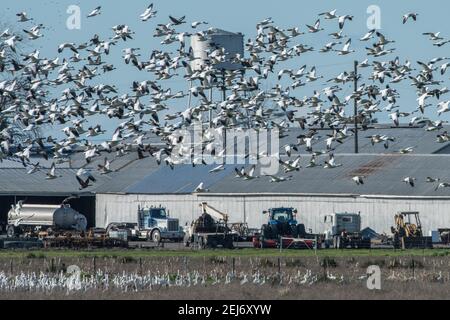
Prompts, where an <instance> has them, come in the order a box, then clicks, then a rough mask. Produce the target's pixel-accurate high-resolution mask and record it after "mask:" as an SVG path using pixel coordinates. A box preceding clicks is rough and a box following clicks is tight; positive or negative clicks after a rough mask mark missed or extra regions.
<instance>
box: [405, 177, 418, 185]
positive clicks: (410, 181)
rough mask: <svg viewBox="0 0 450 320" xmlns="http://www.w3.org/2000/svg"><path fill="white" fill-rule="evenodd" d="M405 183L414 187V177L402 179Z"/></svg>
mask: <svg viewBox="0 0 450 320" xmlns="http://www.w3.org/2000/svg"><path fill="white" fill-rule="evenodd" d="M402 181H403V182H405V183H406V184H409V185H410V186H411V187H414V181H416V178H413V177H406V178H404V179H403V180H402Z"/></svg>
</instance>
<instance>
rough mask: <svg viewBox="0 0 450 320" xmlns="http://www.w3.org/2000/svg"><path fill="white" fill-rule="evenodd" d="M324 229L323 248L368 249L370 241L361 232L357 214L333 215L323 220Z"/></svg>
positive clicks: (359, 218)
mask: <svg viewBox="0 0 450 320" xmlns="http://www.w3.org/2000/svg"><path fill="white" fill-rule="evenodd" d="M324 223H325V224H326V229H325V232H324V234H323V239H324V242H323V243H324V245H325V248H330V247H332V248H335V249H344V248H349V247H350V248H358V249H364V248H370V246H371V240H370V238H369V237H365V236H364V235H363V233H362V232H361V215H360V214H359V213H348V212H344V213H334V214H331V215H327V216H325V218H324Z"/></svg>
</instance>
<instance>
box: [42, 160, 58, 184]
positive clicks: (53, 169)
mask: <svg viewBox="0 0 450 320" xmlns="http://www.w3.org/2000/svg"><path fill="white" fill-rule="evenodd" d="M59 177H61V176H57V175H56V166H55V163H54V162H53V163H52V166H51V167H50V171H49V172H48V173H47V177H46V178H45V179H47V180H53V179H56V178H59Z"/></svg>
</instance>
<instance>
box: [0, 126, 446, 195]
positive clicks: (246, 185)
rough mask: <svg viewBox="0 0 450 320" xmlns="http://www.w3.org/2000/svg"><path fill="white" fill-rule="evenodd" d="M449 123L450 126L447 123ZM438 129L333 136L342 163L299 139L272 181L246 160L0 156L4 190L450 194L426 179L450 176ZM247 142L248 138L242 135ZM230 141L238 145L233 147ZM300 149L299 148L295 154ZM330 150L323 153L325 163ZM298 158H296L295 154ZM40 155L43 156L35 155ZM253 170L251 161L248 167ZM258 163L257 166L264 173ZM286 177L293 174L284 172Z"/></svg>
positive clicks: (293, 136) (292, 139) (291, 136)
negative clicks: (331, 162)
mask: <svg viewBox="0 0 450 320" xmlns="http://www.w3.org/2000/svg"><path fill="white" fill-rule="evenodd" d="M444 129H450V127H445V128H444ZM305 132H306V131H303V130H301V129H300V128H290V129H289V131H288V137H285V138H283V139H282V140H281V141H280V154H282V158H284V159H285V157H286V156H285V155H284V150H283V145H285V144H287V143H296V141H297V136H298V135H300V134H304V133H305ZM327 134H331V131H330V130H319V131H318V135H320V136H322V138H321V139H320V140H324V139H323V138H324V137H326V135H327ZM373 134H382V135H388V136H395V137H396V141H395V142H393V143H391V144H390V147H389V149H388V150H386V149H384V147H383V146H382V145H381V144H377V145H375V146H372V145H371V143H370V139H367V138H365V137H368V136H371V135H373ZM436 135H437V133H436V132H427V131H426V130H425V128H402V129H398V128H391V127H389V126H379V127H377V128H371V129H368V130H366V131H361V132H360V139H359V141H360V152H361V153H360V154H359V155H354V154H352V152H353V138H352V137H349V138H348V139H346V140H345V141H344V143H343V144H338V143H336V142H335V143H334V144H333V147H335V150H334V151H333V152H334V154H335V158H336V162H337V163H341V164H342V166H341V167H338V168H334V169H324V168H322V167H316V168H305V167H306V165H307V164H308V162H309V158H310V155H309V154H308V153H307V152H306V150H305V146H300V148H299V153H301V154H302V161H301V164H302V169H300V171H298V172H294V173H290V174H288V175H293V177H294V179H293V180H290V181H286V182H281V183H272V182H270V178H269V177H260V178H257V179H253V180H250V181H244V180H242V179H239V178H236V177H235V172H234V168H235V167H239V168H240V167H241V166H242V165H240V164H239V165H232V164H230V165H226V166H225V170H223V171H220V172H218V173H209V171H210V170H211V169H212V168H214V167H216V166H217V164H216V165H209V166H203V165H201V166H196V167H192V165H178V166H175V168H174V170H171V169H170V167H168V166H166V165H165V164H164V163H163V164H162V165H161V166H158V164H157V163H156V160H155V159H154V158H152V157H148V158H145V159H143V160H138V157H137V153H136V152H135V151H132V152H129V153H128V154H126V155H123V156H120V157H118V156H117V155H116V153H105V152H102V154H101V155H100V156H99V157H97V158H96V159H94V160H93V161H92V162H90V163H89V164H86V162H85V160H84V155H83V153H76V154H74V155H73V156H72V157H71V163H70V164H68V163H64V164H58V165H57V174H59V175H61V177H60V178H58V179H55V180H46V179H45V177H46V172H47V171H48V168H49V167H50V165H51V163H52V159H50V160H49V161H44V160H42V161H41V160H39V161H41V165H42V166H44V168H45V169H42V170H41V171H39V172H37V173H35V174H32V175H28V174H26V169H25V168H24V167H23V166H22V164H21V163H20V161H9V160H3V162H1V163H0V194H3V195H5V194H8V195H19V194H21V195H22V194H28V195H34V194H36V195H37V194H39V195H41V194H46V195H47V194H48V195H66V194H92V193H132V194H167V193H168V194H185V193H192V192H194V189H195V188H196V187H197V186H198V185H199V184H200V183H201V182H203V183H204V187H205V188H207V189H209V192H207V193H205V194H217V193H220V194H228V193H229V194H240V193H242V194H247V193H250V194H269V193H270V194H310V195H314V194H335V195H394V196H395V195H398V196H424V197H444V196H450V188H443V189H439V190H437V191H435V187H436V184H433V183H426V182H425V179H426V177H427V176H430V177H434V178H440V179H441V181H442V182H450V156H449V155H448V154H449V153H450V144H449V143H445V144H440V143H437V142H436ZM237 143H238V144H242V143H243V142H242V140H239V141H238V142H237ZM406 147H414V152H413V153H412V154H409V155H401V154H399V153H398V150H399V149H400V148H406ZM229 148H231V147H230V146H229ZM325 149H326V146H325V145H324V143H323V142H322V141H320V142H316V143H315V145H314V146H313V150H315V151H318V150H325ZM295 154H297V152H294V156H293V157H292V158H294V157H295ZM105 157H107V158H108V159H109V160H110V161H112V162H111V168H112V170H114V171H115V172H112V173H110V174H108V175H100V174H98V173H96V168H97V165H98V164H99V163H103V160H104V158H105ZM327 157H328V155H326V154H325V155H323V156H320V157H319V162H320V163H323V161H324V160H326V159H327ZM292 158H291V159H292ZM33 162H36V161H33ZM80 167H87V168H90V169H92V171H93V173H94V175H95V177H96V178H97V182H96V183H95V184H94V186H93V187H89V188H87V189H85V190H79V185H78V182H77V181H76V179H75V174H76V171H77V169H78V168H80ZM245 167H246V168H247V170H248V169H249V167H250V165H246V166H245ZM258 172H259V168H257V170H256V174H258ZM281 175H283V176H286V174H281ZM356 175H360V176H365V177H366V178H365V179H364V180H365V184H364V185H361V186H357V185H356V184H355V183H354V182H353V181H352V177H353V176H356ZM406 176H412V177H415V178H416V179H417V181H416V186H415V187H414V188H413V187H410V186H409V185H407V184H406V183H404V182H402V179H403V178H405V177H406Z"/></svg>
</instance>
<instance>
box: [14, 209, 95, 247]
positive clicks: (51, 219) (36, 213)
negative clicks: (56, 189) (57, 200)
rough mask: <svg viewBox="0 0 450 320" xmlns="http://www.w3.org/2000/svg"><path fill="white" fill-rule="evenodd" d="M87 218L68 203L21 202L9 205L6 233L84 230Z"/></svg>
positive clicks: (45, 233)
mask: <svg viewBox="0 0 450 320" xmlns="http://www.w3.org/2000/svg"><path fill="white" fill-rule="evenodd" d="M86 227H87V220H86V217H85V216H84V215H82V214H81V213H79V212H77V211H75V210H74V209H72V208H71V207H70V205H68V204H62V205H42V204H22V203H20V202H19V203H18V204H16V205H12V206H11V210H9V213H8V224H7V227H6V234H7V236H8V237H9V238H13V237H18V236H21V235H28V236H37V235H38V234H40V235H41V236H43V235H48V234H57V233H61V232H67V231H77V232H85V231H86Z"/></svg>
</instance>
